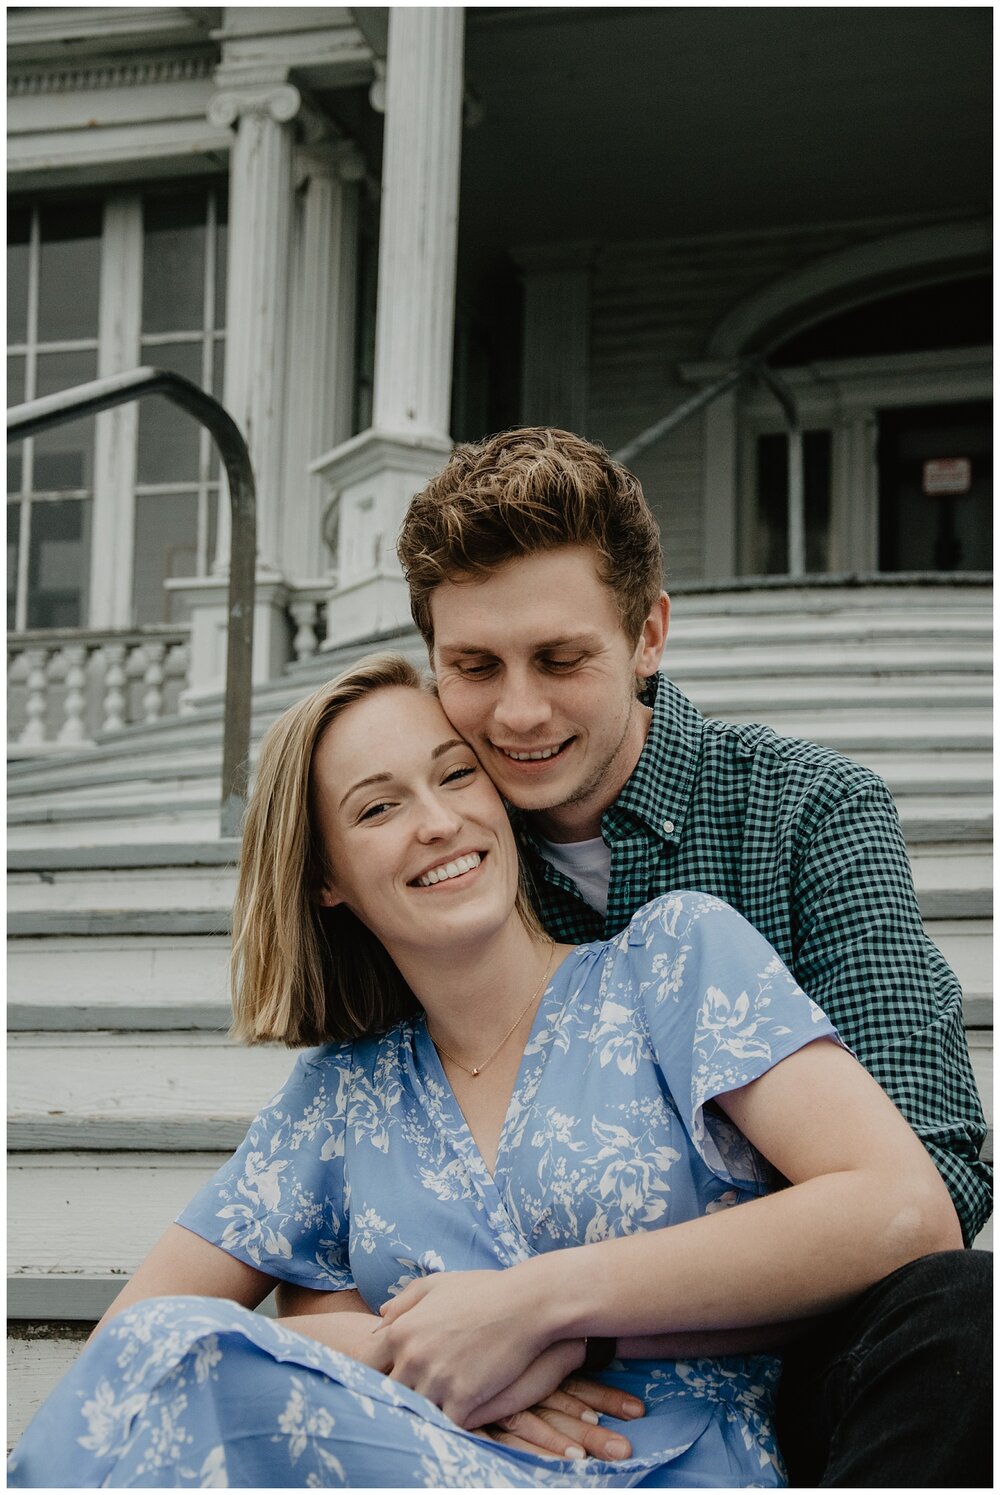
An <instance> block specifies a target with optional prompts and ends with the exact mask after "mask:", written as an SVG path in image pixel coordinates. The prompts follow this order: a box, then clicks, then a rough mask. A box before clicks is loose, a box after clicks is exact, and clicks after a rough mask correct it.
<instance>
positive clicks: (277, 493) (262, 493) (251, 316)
mask: <svg viewBox="0 0 1000 1495" xmlns="http://www.w3.org/2000/svg"><path fill="white" fill-rule="evenodd" d="M284 77H285V74H284V70H283V69H279V70H278V76H277V77H274V76H265V77H261V75H260V73H257V74H255V76H254V77H253V78H252V79H248V80H245V81H241V82H240V83H239V84H238V85H237V86H234V87H232V88H223V89H222V91H221V92H219V93H217V94H215V96H214V97H213V98H212V100H211V102H210V103H209V107H208V117H209V120H210V121H211V123H212V124H214V125H219V126H235V128H236V134H235V138H234V140H233V146H232V150H231V152H230V167H229V170H230V176H229V246H228V256H229V263H228V272H229V273H228V285H227V291H226V377H225V384H224V389H223V397H222V399H223V404H224V405H225V406H226V409H227V410H228V411H229V413H230V415H231V416H232V417H233V419H234V420H235V422H236V424H237V425H238V426H239V428H240V430H241V431H242V432H243V434H244V436H245V437H246V441H247V445H248V446H249V448H250V457H251V460H252V462H253V469H254V476H255V478H256V481H257V595H256V602H255V606H254V649H253V678H254V680H255V681H258V680H268V679H271V678H272V677H273V676H274V675H276V674H278V673H280V671H281V670H282V669H283V667H284V665H285V663H286V661H287V660H288V657H289V653H290V650H291V637H292V628H291V620H290V619H289V617H288V612H287V602H288V597H287V590H286V588H285V585H284V579H283V578H284V568H285V564H286V558H285V555H284V548H283V541H284V526H283V523H282V510H283V506H284V503H285V501H286V492H285V488H284V478H285V472H284V445H285V386H286V360H287V357H288V333H289V324H288V313H289V303H290V291H289V283H290V280H291V274H292V215H293V206H294V201H293V194H294V190H295V189H294V177H293V160H292V156H293V150H294V144H295V141H294V125H293V121H294V119H295V117H296V115H297V114H298V113H299V109H300V107H301V104H302V99H301V95H300V94H299V91H298V89H297V88H294V87H293V86H292V85H291V84H290V83H287V82H285V81H284ZM230 531H231V511H230V507H229V490H228V485H227V484H226V482H225V473H224V472H223V482H222V491H221V493H220V495H219V523H218V542H217V547H216V556H215V565H214V567H213V572H214V574H213V575H212V576H203V577H190V578H188V577H185V578H179V579H178V580H176V581H168V582H167V590H168V591H170V592H173V593H175V594H176V595H177V597H178V598H179V599H180V600H181V601H182V602H183V603H184V604H186V606H187V607H188V608H189V609H190V614H191V667H190V672H189V676H188V679H189V684H188V688H187V690H186V691H185V692H184V695H183V696H182V699H181V704H182V708H183V707H185V706H189V705H191V704H192V702H194V701H196V700H197V699H199V698H200V697H201V696H203V695H205V694H214V693H215V692H217V691H218V690H220V689H221V688H222V686H223V683H224V679H225V668H226V627H227V620H228V608H227V584H226V580H225V578H226V573H227V571H228V564H229V540H230Z"/></svg>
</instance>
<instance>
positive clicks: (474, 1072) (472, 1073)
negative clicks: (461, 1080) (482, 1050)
mask: <svg viewBox="0 0 1000 1495" xmlns="http://www.w3.org/2000/svg"><path fill="white" fill-rule="evenodd" d="M469 1073H470V1074H471V1075H472V1078H473V1079H474V1080H475V1079H477V1078H478V1076H479V1069H478V1067H477V1068H476V1069H473V1070H470V1071H469Z"/></svg>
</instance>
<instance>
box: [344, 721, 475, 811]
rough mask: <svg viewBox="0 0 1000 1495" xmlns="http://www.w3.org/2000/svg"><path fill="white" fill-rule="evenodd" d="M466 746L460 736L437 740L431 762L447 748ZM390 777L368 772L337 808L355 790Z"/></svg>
mask: <svg viewBox="0 0 1000 1495" xmlns="http://www.w3.org/2000/svg"><path fill="white" fill-rule="evenodd" d="M468 746H469V745H468V743H467V742H466V741H465V740H464V739H463V738H461V737H449V738H448V741H447V742H439V743H438V745H437V747H436V748H433V749H432V750H431V762H432V763H433V762H434V761H435V760H436V759H438V758H440V757H441V755H442V754H443V753H446V752H448V750H449V748H454V747H468ZM470 751H471V749H470ZM391 778H392V774H391V773H372V774H369V775H368V777H367V778H366V779H359V780H358V782H357V783H356V784H352V785H351V787H350V789H348V791H347V793H346V794H345V795H344V797H343V799H342V800H341V801H340V806H339V808H341V809H342V808H343V806H344V805H345V804H346V803H347V801H348V800H349V799H350V797H351V795H352V794H355V793H356V792H357V790H359V789H367V788H368V786H369V785H370V784H387V783H388V782H389V780H390V779H391Z"/></svg>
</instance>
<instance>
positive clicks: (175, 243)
mask: <svg viewBox="0 0 1000 1495" xmlns="http://www.w3.org/2000/svg"><path fill="white" fill-rule="evenodd" d="M142 215H143V229H144V239H143V275H142V329H143V331H144V332H200V331H201V329H202V327H203V326H204V321H205V310H204V308H205V215H206V193H205V189H204V188H198V189H195V190H192V192H191V193H185V195H184V196H183V197H181V196H177V197H147V198H145V199H144V200H143V205H142Z"/></svg>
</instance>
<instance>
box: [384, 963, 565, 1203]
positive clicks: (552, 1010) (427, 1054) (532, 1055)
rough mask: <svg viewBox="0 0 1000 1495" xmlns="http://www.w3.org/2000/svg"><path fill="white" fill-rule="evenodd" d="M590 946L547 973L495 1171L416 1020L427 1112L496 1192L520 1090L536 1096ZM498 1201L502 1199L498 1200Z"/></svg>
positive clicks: (415, 1039)
mask: <svg viewBox="0 0 1000 1495" xmlns="http://www.w3.org/2000/svg"><path fill="white" fill-rule="evenodd" d="M590 948H591V947H589V946H586V945H577V946H575V947H574V948H573V949H572V950H570V951H569V952H568V953H567V954H566V955H564V956H563V958H562V960H561V961H560V962H559V964H558V965H557V966H556V968H555V970H554V971H553V972H552V974H551V975H550V976H549V979H548V982H547V983H546V986H545V990H544V991H543V992H542V995H541V999H540V1001H539V1003H538V1006H537V1008H536V1009H535V1015H534V1017H533V1019H532V1023H531V1029H530V1032H529V1033H528V1037H527V1039H526V1041H525V1045H524V1050H523V1052H522V1054H521V1058H520V1060H519V1062H518V1067H517V1074H516V1076H515V1078H514V1086H513V1089H512V1090H511V1093H510V1098H509V1100H508V1102H507V1108H506V1110H505V1112H504V1119H503V1124H502V1125H501V1128H500V1138H499V1141H498V1143H497V1155H496V1163H495V1165H494V1171H493V1172H492V1173H491V1172H490V1170H489V1168H488V1167H487V1165H486V1159H485V1158H484V1157H483V1155H482V1153H481V1151H480V1149H479V1144H478V1143H477V1142H476V1139H475V1137H474V1136H473V1135H472V1129H471V1128H470V1126H469V1123H468V1122H467V1121H466V1119H465V1114H464V1112H463V1110H462V1107H461V1106H460V1105H459V1103H458V1097H457V1096H456V1095H455V1090H454V1087H453V1086H452V1083H451V1080H450V1079H449V1078H448V1073H447V1070H446V1069H445V1067H444V1064H443V1063H442V1062H441V1056H440V1054H439V1053H438V1051H437V1048H436V1047H435V1044H434V1040H433V1039H432V1038H431V1036H430V1033H429V1032H428V1030H427V1022H426V1020H425V1019H424V1018H423V1017H419V1018H416V1019H415V1020H414V1023H413V1051H414V1059H415V1061H416V1069H417V1072H418V1074H420V1075H421V1076H422V1077H423V1078H424V1079H425V1080H429V1081H430V1082H431V1084H430V1087H429V1089H427V1088H426V1087H425V1093H426V1094H427V1099H428V1110H429V1112H430V1114H431V1116H432V1117H433V1118H434V1119H435V1120H437V1122H438V1124H439V1125H441V1126H442V1127H443V1129H444V1130H445V1131H446V1132H447V1134H448V1135H449V1137H450V1140H451V1142H452V1143H453V1145H454V1146H455V1148H456V1150H457V1151H459V1153H460V1154H461V1156H462V1157H463V1158H464V1160H465V1162H466V1164H467V1165H468V1166H470V1167H471V1169H472V1171H473V1172H474V1173H475V1174H476V1176H478V1178H479V1180H480V1183H481V1184H485V1185H487V1186H488V1188H489V1190H490V1191H491V1192H493V1193H498V1191H499V1189H500V1186H501V1181H502V1180H505V1179H506V1176H507V1151H508V1149H507V1135H508V1132H509V1131H510V1130H511V1128H512V1126H513V1125H514V1123H515V1122H516V1120H517V1118H518V1117H519V1115H520V1113H521V1110H522V1108H523V1102H524V1099H525V1097H524V1096H523V1094H522V1092H524V1091H525V1090H530V1094H531V1095H533V1094H534V1092H535V1090H537V1088H538V1084H539V1082H540V1080H541V1074H542V1070H543V1069H544V1067H545V1061H546V1057H547V1051H548V1048H549V1045H550V1044H551V1042H552V1038H553V1036H554V1034H553V1032H552V1031H551V1023H552V1020H553V1019H555V1018H556V1017H558V1015H559V1013H561V1011H562V1009H563V1007H564V1006H565V1003H566V998H567V995H568V992H569V986H570V980H571V974H572V971H573V970H575V969H576V967H577V965H578V962H579V958H580V955H581V952H583V951H586V950H588V949H590ZM532 1082H533V1083H532ZM497 1202H498V1203H499V1202H500V1201H499V1199H498V1200H497Z"/></svg>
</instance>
